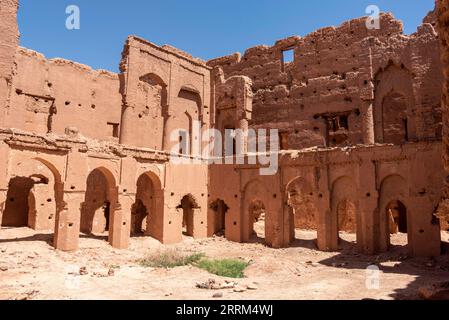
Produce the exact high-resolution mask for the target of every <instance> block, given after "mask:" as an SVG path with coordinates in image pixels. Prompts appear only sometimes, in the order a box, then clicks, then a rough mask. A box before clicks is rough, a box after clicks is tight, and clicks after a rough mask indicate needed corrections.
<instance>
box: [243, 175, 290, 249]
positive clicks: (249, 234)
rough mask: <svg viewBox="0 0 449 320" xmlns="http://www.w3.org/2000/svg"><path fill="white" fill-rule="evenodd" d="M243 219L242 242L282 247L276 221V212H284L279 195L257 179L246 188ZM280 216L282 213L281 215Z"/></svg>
mask: <svg viewBox="0 0 449 320" xmlns="http://www.w3.org/2000/svg"><path fill="white" fill-rule="evenodd" d="M243 194H244V196H243V203H242V207H241V210H242V211H241V217H242V229H241V235H242V242H254V241H256V242H263V243H264V244H266V245H269V246H276V247H277V246H280V245H281V243H282V238H281V235H282V231H281V230H280V228H279V227H276V225H277V224H278V223H279V221H274V220H273V219H275V218H274V217H276V216H277V215H275V214H274V213H276V211H280V210H282V207H281V201H276V200H275V199H281V197H279V195H278V194H273V193H272V192H269V191H268V188H267V187H266V186H265V184H264V183H263V182H262V181H261V180H259V179H255V180H252V181H250V182H248V183H247V184H246V186H245V188H244V193H243ZM279 216H280V213H279Z"/></svg>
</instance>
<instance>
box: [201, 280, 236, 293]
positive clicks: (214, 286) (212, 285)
mask: <svg viewBox="0 0 449 320" xmlns="http://www.w3.org/2000/svg"><path fill="white" fill-rule="evenodd" d="M236 285H237V283H235V282H231V281H228V280H226V281H225V282H224V283H220V282H217V281H215V280H214V279H209V280H207V281H206V282H203V283H197V284H196V287H197V288H198V289H206V290H221V289H233V288H235V286H236Z"/></svg>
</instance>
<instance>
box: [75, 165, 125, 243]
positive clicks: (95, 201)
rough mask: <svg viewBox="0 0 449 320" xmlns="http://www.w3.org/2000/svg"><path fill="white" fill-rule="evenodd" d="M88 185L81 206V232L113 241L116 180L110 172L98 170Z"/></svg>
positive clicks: (88, 179) (94, 171) (91, 176)
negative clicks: (105, 237) (106, 237)
mask: <svg viewBox="0 0 449 320" xmlns="http://www.w3.org/2000/svg"><path fill="white" fill-rule="evenodd" d="M86 183H87V186H86V194H85V198H84V203H83V204H82V206H81V224H80V228H81V232H82V233H84V234H86V235H94V236H109V239H111V237H112V233H111V232H110V231H111V229H112V215H113V214H114V209H115V206H116V204H117V188H116V186H115V178H114V176H113V175H112V173H111V172H110V171H109V170H107V169H105V168H97V169H95V170H93V171H92V172H91V173H90V174H89V176H88V177H87V182H86Z"/></svg>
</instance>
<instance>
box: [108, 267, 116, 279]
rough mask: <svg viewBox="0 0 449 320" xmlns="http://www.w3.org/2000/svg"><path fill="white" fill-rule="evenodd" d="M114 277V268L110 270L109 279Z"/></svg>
mask: <svg viewBox="0 0 449 320" xmlns="http://www.w3.org/2000/svg"><path fill="white" fill-rule="evenodd" d="M113 276H115V270H114V269H113V268H109V271H108V277H113Z"/></svg>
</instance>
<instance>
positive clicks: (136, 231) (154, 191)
mask: <svg viewBox="0 0 449 320" xmlns="http://www.w3.org/2000/svg"><path fill="white" fill-rule="evenodd" d="M163 201H164V200H163V192H162V186H161V182H160V179H159V177H158V176H157V175H156V174H155V173H153V172H146V173H144V174H142V175H141V176H140V177H139V179H138V180H137V193H136V202H135V203H134V205H133V207H132V212H131V235H132V236H133V235H134V236H139V235H146V236H150V237H152V238H155V239H157V240H159V241H162V230H163V210H164V209H163V205H164V202H163Z"/></svg>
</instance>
